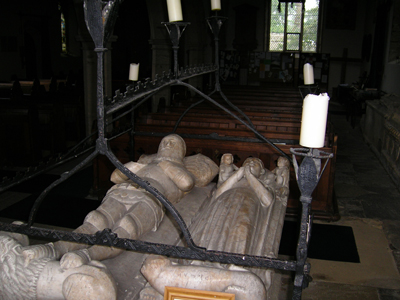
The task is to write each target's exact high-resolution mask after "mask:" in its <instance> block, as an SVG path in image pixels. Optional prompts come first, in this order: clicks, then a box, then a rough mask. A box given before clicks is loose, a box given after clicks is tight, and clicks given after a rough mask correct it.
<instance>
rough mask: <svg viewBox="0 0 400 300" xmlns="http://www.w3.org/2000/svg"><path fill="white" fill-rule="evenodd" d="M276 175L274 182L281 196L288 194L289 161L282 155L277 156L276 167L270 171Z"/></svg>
mask: <svg viewBox="0 0 400 300" xmlns="http://www.w3.org/2000/svg"><path fill="white" fill-rule="evenodd" d="M272 172H273V173H274V174H275V176H276V184H277V186H278V187H279V189H278V191H277V192H279V194H280V196H281V197H286V196H288V195H289V179H290V162H289V160H287V159H286V158H284V157H283V156H281V157H279V158H278V161H277V167H276V168H275V169H274V170H273V171H272Z"/></svg>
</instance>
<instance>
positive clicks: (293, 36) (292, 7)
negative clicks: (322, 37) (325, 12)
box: [267, 0, 320, 52]
mask: <svg viewBox="0 0 400 300" xmlns="http://www.w3.org/2000/svg"><path fill="white" fill-rule="evenodd" d="M281 1H282V2H280V1H279V0H271V7H270V23H269V24H270V26H269V35H268V36H269V38H268V39H267V40H268V41H269V45H268V49H269V51H276V52H286V51H290V52H317V41H318V24H319V22H318V19H319V18H318V17H319V4H320V3H319V2H320V1H319V0H307V1H305V3H303V1H301V0H297V2H290V1H289V0H288V1H289V2H283V0H281Z"/></svg>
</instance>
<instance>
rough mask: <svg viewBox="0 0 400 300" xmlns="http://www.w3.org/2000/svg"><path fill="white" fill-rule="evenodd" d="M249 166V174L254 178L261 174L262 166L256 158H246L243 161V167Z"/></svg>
mask: <svg viewBox="0 0 400 300" xmlns="http://www.w3.org/2000/svg"><path fill="white" fill-rule="evenodd" d="M247 165H248V166H250V172H251V174H253V175H254V176H255V177H260V175H261V174H262V173H263V170H264V168H263V165H262V163H261V161H260V160H259V159H258V158H248V159H246V160H245V162H244V163H243V166H247Z"/></svg>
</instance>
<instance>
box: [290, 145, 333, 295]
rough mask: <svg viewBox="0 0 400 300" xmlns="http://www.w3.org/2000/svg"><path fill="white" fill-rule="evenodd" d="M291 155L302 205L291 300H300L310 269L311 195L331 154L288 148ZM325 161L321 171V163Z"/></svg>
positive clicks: (310, 149) (315, 150)
mask: <svg viewBox="0 0 400 300" xmlns="http://www.w3.org/2000/svg"><path fill="white" fill-rule="evenodd" d="M290 153H292V155H293V167H294V171H295V174H296V181H297V184H298V186H299V189H300V193H301V196H300V202H301V205H302V213H301V222H300V233H299V240H298V244H297V250H296V274H295V279H294V289H293V298H292V299H301V293H302V290H303V289H304V288H306V287H307V286H308V282H309V273H310V268H309V265H308V264H307V263H306V260H307V253H308V244H309V241H310V237H311V227H312V214H311V202H312V196H311V195H312V193H313V191H314V189H315V188H316V187H317V185H318V182H319V180H320V178H321V176H322V174H323V172H324V170H325V168H326V166H327V165H328V162H329V159H330V158H332V157H333V153H328V152H325V151H321V150H318V149H316V148H290ZM296 155H297V156H303V157H304V158H303V160H302V162H301V164H300V166H299V165H298V163H297V159H296ZM322 159H326V161H325V164H324V166H323V167H322V169H321V161H322Z"/></svg>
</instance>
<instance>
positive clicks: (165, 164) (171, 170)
mask: <svg viewBox="0 0 400 300" xmlns="http://www.w3.org/2000/svg"><path fill="white" fill-rule="evenodd" d="M158 166H159V167H160V168H161V169H163V171H164V172H165V174H166V175H167V176H168V177H169V178H170V179H171V180H172V181H173V182H174V183H175V184H176V186H177V187H178V188H179V189H180V190H181V191H184V192H188V191H190V190H191V189H192V188H193V186H194V177H193V175H192V174H191V173H190V172H189V171H188V170H186V168H185V167H184V166H182V165H178V164H175V163H173V162H171V161H167V160H164V161H161V162H160V163H158Z"/></svg>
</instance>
